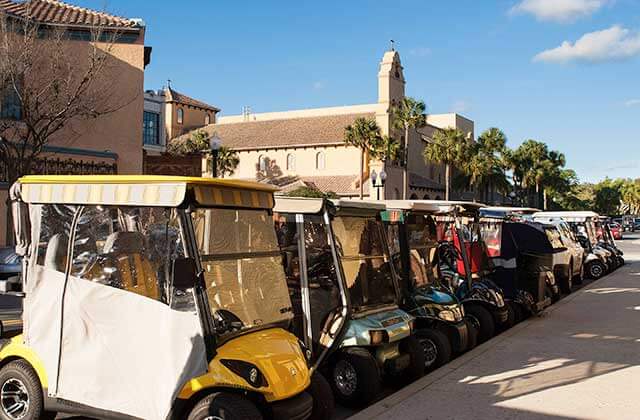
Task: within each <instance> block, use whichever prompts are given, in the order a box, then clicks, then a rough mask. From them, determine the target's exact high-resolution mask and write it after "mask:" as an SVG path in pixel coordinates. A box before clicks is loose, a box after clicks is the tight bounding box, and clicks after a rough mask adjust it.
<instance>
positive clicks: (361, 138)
mask: <svg viewBox="0 0 640 420" xmlns="http://www.w3.org/2000/svg"><path fill="white" fill-rule="evenodd" d="M344 142H345V143H346V144H348V145H351V146H355V147H357V148H358V149H360V172H359V174H360V200H362V199H364V189H363V184H364V159H365V153H367V154H369V155H370V156H375V155H377V154H378V153H379V148H380V145H381V143H382V136H381V135H380V127H378V124H377V123H376V121H375V120H374V119H372V118H363V117H360V118H357V119H356V120H355V121H354V122H353V124H351V125H349V126H347V127H345V129H344Z"/></svg>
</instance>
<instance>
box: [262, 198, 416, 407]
mask: <svg viewBox="0 0 640 420" xmlns="http://www.w3.org/2000/svg"><path fill="white" fill-rule="evenodd" d="M382 210H384V206H383V205H382V204H377V203H372V202H364V201H355V200H325V199H321V198H293V197H287V198H284V197H282V198H281V197H278V198H277V200H276V206H275V214H274V218H275V222H276V226H277V231H278V237H279V241H280V247H281V250H282V252H283V254H284V264H285V272H286V273H287V280H288V282H289V288H290V292H291V295H292V297H293V305H294V313H295V315H296V320H297V321H296V322H294V330H295V331H296V334H297V335H298V336H299V337H301V339H302V340H303V341H304V342H305V343H306V345H307V347H308V348H309V349H310V350H311V353H312V355H311V361H312V366H313V368H314V369H319V370H320V371H322V372H323V373H324V374H325V377H326V378H327V379H328V380H329V382H330V384H331V387H332V388H333V391H334V395H335V397H336V399H338V400H339V401H340V402H342V403H343V404H346V405H357V406H361V405H364V404H367V403H370V402H371V401H373V400H374V399H375V398H377V397H379V395H380V393H381V390H382V384H383V379H384V378H385V377H386V378H387V379H390V380H391V381H392V382H396V381H402V382H405V383H407V382H411V381H413V380H415V379H417V378H418V377H420V376H422V375H423V372H424V353H423V351H422V347H421V346H420V344H419V343H418V341H417V340H416V338H415V337H414V336H413V335H412V330H413V324H414V318H413V317H412V316H411V315H409V314H407V313H406V312H404V311H402V310H400V309H399V303H400V298H399V294H398V288H397V283H396V273H395V271H394V267H393V264H392V263H391V262H390V260H389V251H388V247H387V242H386V238H385V234H384V226H383V225H382V223H381V221H380V217H379V215H380V212H381V211H382Z"/></svg>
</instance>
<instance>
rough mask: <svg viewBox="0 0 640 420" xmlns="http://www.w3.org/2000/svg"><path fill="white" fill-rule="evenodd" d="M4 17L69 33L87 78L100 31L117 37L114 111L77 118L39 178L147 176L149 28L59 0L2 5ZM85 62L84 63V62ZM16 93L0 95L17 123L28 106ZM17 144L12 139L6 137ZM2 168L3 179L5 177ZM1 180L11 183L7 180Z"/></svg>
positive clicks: (2, 188)
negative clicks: (145, 103) (94, 37)
mask: <svg viewBox="0 0 640 420" xmlns="http://www.w3.org/2000/svg"><path fill="white" fill-rule="evenodd" d="M0 15H2V16H3V17H6V18H7V19H10V20H11V19H12V20H15V21H20V20H23V19H31V20H33V21H35V22H38V23H39V24H40V25H43V26H47V25H52V26H55V27H57V28H64V29H65V30H66V31H67V33H68V34H69V40H68V41H65V42H66V44H67V45H65V46H64V48H68V49H69V51H70V52H71V53H72V54H70V56H71V55H73V56H75V57H78V58H79V61H78V62H74V63H71V65H72V66H73V67H74V71H76V69H77V73H78V74H82V71H83V69H84V68H85V66H86V57H88V53H86V51H87V50H88V48H89V47H90V41H91V39H92V32H93V31H94V29H95V28H96V27H97V26H100V27H101V28H103V30H104V34H105V36H108V35H109V34H110V33H117V37H116V41H115V45H113V48H112V49H111V51H110V53H109V56H108V62H107V67H106V68H107V70H106V72H105V73H104V74H105V75H106V74H108V76H105V77H107V78H112V80H110V81H108V86H109V93H110V95H112V96H111V98H113V100H114V102H115V101H116V100H117V101H118V104H115V103H114V109H115V111H114V112H111V113H108V114H105V115H102V116H99V117H98V118H95V119H88V120H74V119H72V120H71V121H70V122H69V123H68V124H66V125H65V127H64V128H63V129H62V130H61V131H59V132H57V133H56V134H55V135H54V136H53V137H52V138H51V139H50V142H49V143H48V144H47V145H46V146H45V147H44V149H43V153H42V154H40V155H39V156H38V158H37V159H36V161H35V162H34V165H33V170H32V172H33V173H47V174H71V173H73V174H91V173H123V174H135V173H140V172H141V171H142V163H143V162H142V161H143V158H142V155H143V152H142V147H140V143H141V142H140V139H141V138H142V124H141V120H142V115H143V88H144V69H145V66H146V65H147V64H148V63H149V60H150V55H151V49H150V48H148V47H145V45H144V41H145V25H144V22H143V21H142V20H140V19H128V18H122V17H118V16H113V15H110V14H107V13H102V12H98V11H95V10H90V9H85V8H82V7H77V6H72V5H69V4H66V3H62V2H58V1H53V0H27V1H16V0H0ZM83 59H84V61H82V60H83ZM15 98H16V95H15V94H13V95H12V92H10V91H9V92H0V118H2V119H7V120H11V121H15V122H16V124H17V125H18V126H19V124H20V121H21V120H22V118H23V113H22V105H21V103H20V102H19V101H16V100H15ZM0 136H2V137H5V138H7V140H9V141H11V140H12V139H11V137H10V136H11V134H8V133H6V132H5V133H0ZM2 169H3V168H0V174H2V175H3V176H4V174H5V172H4V170H2ZM0 181H6V180H5V179H1V180H0ZM7 188H8V184H7V183H6V182H5V183H4V184H2V185H0V229H1V230H0V246H2V245H3V244H4V243H5V241H6V235H5V232H6V223H7V222H6V214H7V211H6V200H5V198H6V195H7V194H6V190H7Z"/></svg>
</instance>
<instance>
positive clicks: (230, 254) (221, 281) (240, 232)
mask: <svg viewBox="0 0 640 420" xmlns="http://www.w3.org/2000/svg"><path fill="white" fill-rule="evenodd" d="M193 221H194V229H195V234H196V241H197V244H198V250H199V252H200V257H201V260H202V267H203V270H204V278H205V283H206V287H207V297H208V299H209V305H210V306H211V311H212V313H213V315H214V318H215V319H216V321H217V323H218V324H219V325H223V326H225V328H226V330H225V331H224V332H222V334H224V333H235V332H240V331H244V330H248V329H252V328H260V327H261V326H265V325H284V324H288V323H289V321H290V320H291V318H292V316H293V314H292V308H291V300H290V298H289V291H288V288H287V283H286V280H285V274H284V269H283V266H282V255H281V253H280V249H279V247H278V240H277V238H276V232H275V228H274V225H273V219H272V216H271V215H270V214H269V213H268V212H267V211H265V210H236V209H198V210H197V211H196V212H194V213H193Z"/></svg>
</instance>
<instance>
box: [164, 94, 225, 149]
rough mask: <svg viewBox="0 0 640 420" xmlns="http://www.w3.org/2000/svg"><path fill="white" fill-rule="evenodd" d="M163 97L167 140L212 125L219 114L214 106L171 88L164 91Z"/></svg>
mask: <svg viewBox="0 0 640 420" xmlns="http://www.w3.org/2000/svg"><path fill="white" fill-rule="evenodd" d="M164 96H165V127H166V128H165V129H166V132H167V137H168V138H169V139H173V138H176V137H179V136H181V135H183V134H185V133H189V132H190V131H193V130H196V129H198V128H201V127H204V126H206V125H209V124H214V123H215V122H216V115H217V113H218V112H220V110H219V109H218V108H216V107H215V106H212V105H209V104H206V103H204V102H202V101H199V100H197V99H193V98H191V97H189V96H187V95H184V94H182V93H180V92H177V91H175V90H174V89H172V88H171V86H169V87H167V88H166V89H164Z"/></svg>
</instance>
